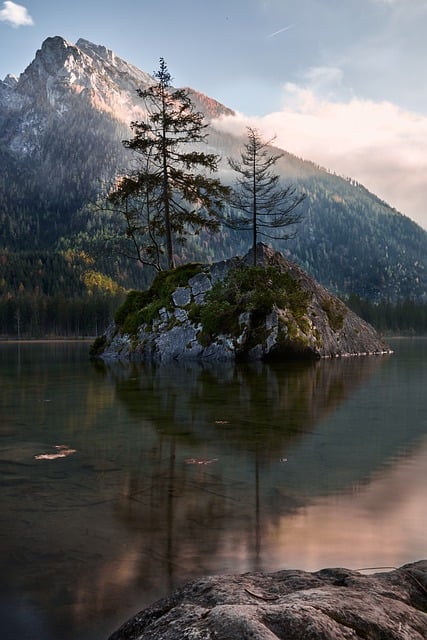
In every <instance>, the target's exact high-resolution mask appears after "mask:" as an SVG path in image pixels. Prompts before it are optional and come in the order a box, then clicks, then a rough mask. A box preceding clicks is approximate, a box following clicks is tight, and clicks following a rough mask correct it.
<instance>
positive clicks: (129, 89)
mask: <svg viewBox="0 0 427 640" xmlns="http://www.w3.org/2000/svg"><path fill="white" fill-rule="evenodd" d="M172 62H173V61H172ZM170 67H171V71H172V74H173V64H172V63H171V65H170ZM153 82H154V80H153V77H152V76H150V75H149V74H148V73H146V72H144V71H141V70H140V69H137V68H136V67H135V66H133V65H131V64H129V63H127V62H126V61H124V60H122V59H121V58H119V57H118V56H116V55H115V54H114V53H113V52H112V51H110V50H108V49H106V48H105V47H103V46H99V45H95V44H92V43H91V42H88V41H87V40H82V39H80V40H78V42H77V43H76V44H72V43H70V42H67V41H66V40H64V39H63V38H61V37H53V38H48V39H47V40H46V41H45V42H44V43H43V44H42V46H41V48H40V50H38V51H37V53H36V55H35V58H34V60H33V62H32V63H31V64H30V65H29V66H28V67H27V69H25V71H24V72H23V73H22V74H21V76H20V77H19V78H18V79H17V78H14V77H13V76H7V77H6V78H5V79H4V80H3V81H0V224H1V229H2V233H1V236H0V257H1V256H2V255H3V258H2V260H3V264H5V262H7V261H8V257H7V256H10V255H12V254H13V255H14V264H17V263H16V260H17V256H19V255H22V256H25V260H27V263H28V260H30V258H29V255H30V254H33V255H36V254H37V256H38V258H37V259H38V260H39V262H40V261H41V263H42V267H41V268H39V271H40V269H41V271H43V264H44V262H43V261H44V257H43V256H46V255H48V254H52V253H58V252H59V251H61V252H62V254H64V252H65V253H66V252H67V251H68V252H69V253H70V252H73V251H75V250H76V249H79V250H82V251H83V250H84V252H85V256H86V259H87V260H89V262H90V264H91V268H92V269H96V270H98V271H99V273H101V274H103V275H105V276H108V277H111V278H112V279H113V280H114V281H115V282H116V283H119V284H123V285H124V286H126V287H130V286H132V287H138V286H143V285H145V284H146V279H147V277H148V276H146V275H145V272H144V273H143V272H142V270H141V269H140V268H139V267H137V265H135V264H130V263H129V262H126V261H125V260H124V259H123V258H121V257H120V256H116V255H112V254H111V255H108V254H105V252H104V253H103V252H102V251H101V250H100V248H102V244H103V243H102V233H103V230H104V229H105V225H106V224H108V225H111V224H113V222H112V221H111V220H108V221H106V220H104V219H103V218H102V215H101V214H100V213H99V212H95V211H94V209H93V208H92V207H91V206H90V205H91V204H93V203H95V202H96V200H97V198H99V197H100V196H102V193H103V191H104V192H105V185H106V184H108V183H111V181H112V180H113V179H114V177H115V176H116V175H117V174H118V173H119V172H120V171H123V170H125V169H126V167H129V166H130V163H131V162H132V156H131V154H130V152H129V151H128V150H127V149H125V148H124V147H123V145H122V140H123V139H129V138H130V137H132V133H131V131H130V128H129V124H130V122H131V121H133V120H138V119H139V118H140V117H141V116H142V115H143V104H142V101H141V100H140V98H139V97H138V95H137V92H136V90H137V89H140V88H144V87H146V86H148V85H149V84H151V83H153ZM188 91H189V93H190V96H191V99H192V101H193V103H194V104H195V106H196V108H197V109H199V110H200V111H202V112H203V113H204V114H205V116H206V122H208V123H209V125H210V126H209V132H210V133H209V138H208V143H207V144H208V148H207V150H208V151H209V152H210V151H213V152H215V153H218V154H220V155H221V156H222V158H223V160H222V162H221V164H220V168H221V172H222V176H223V178H224V180H227V181H230V180H232V178H233V176H232V174H231V173H230V171H229V169H228V165H227V162H226V159H227V157H229V156H233V157H235V158H237V159H238V158H239V155H240V151H241V148H242V144H243V143H244V139H242V137H240V136H239V135H237V134H236V135H233V134H230V133H229V131H225V129H224V128H223V127H222V123H221V118H222V116H232V115H233V111H232V110H231V109H229V108H227V107H225V106H224V105H221V104H220V103H218V102H217V101H215V100H214V99H212V98H210V97H207V96H205V95H203V94H201V93H199V92H197V91H196V90H194V89H189V90H188ZM254 91H256V88H254ZM276 168H277V170H278V171H279V172H280V174H281V175H282V176H283V180H284V182H285V183H292V184H294V185H295V186H297V188H298V189H299V190H301V191H303V192H304V193H306V194H307V198H306V200H305V201H304V203H303V204H302V205H301V211H302V213H303V215H304V218H303V222H302V224H300V225H298V228H297V229H296V230H297V235H296V237H295V238H294V239H292V240H289V241H286V242H280V243H274V245H275V247H276V248H277V249H279V250H280V251H281V252H282V253H283V254H284V255H285V256H286V257H287V258H289V259H291V260H293V261H295V262H297V263H298V264H299V265H301V266H302V267H303V268H304V269H305V270H306V271H308V272H309V273H310V275H312V276H313V277H314V278H316V279H317V280H318V281H319V282H321V283H322V284H323V285H325V286H326V287H328V288H329V289H330V290H331V291H332V292H334V293H338V294H341V295H348V294H350V293H356V294H358V295H360V296H362V297H366V298H369V299H371V300H381V299H382V300H390V301H396V300H399V299H403V298H408V297H409V298H412V299H414V300H419V301H421V300H427V232H426V231H424V230H423V229H422V228H421V227H419V226H418V225H417V224H416V223H415V222H413V221H411V220H410V219H409V218H407V217H406V216H404V215H402V214H400V213H399V212H397V211H396V210H394V209H393V208H392V207H390V206H389V205H388V204H386V203H384V202H383V201H381V200H380V199H379V198H377V197H376V196H375V195H374V194H372V193H370V192H369V191H368V190H366V189H365V188H364V187H363V186H362V185H360V184H357V183H355V182H354V181H352V180H346V179H343V178H341V177H339V176H336V175H333V174H331V173H330V172H328V171H327V170H325V169H323V168H321V167H318V166H316V165H314V164H313V163H311V162H309V161H304V160H302V159H299V158H297V157H295V156H293V155H291V154H289V153H287V152H286V151H285V152H284V155H283V157H282V158H281V160H280V161H279V162H278V163H277V165H276ZM250 242H251V239H250V234H245V233H242V232H240V233H236V232H231V231H229V230H227V229H224V230H222V231H221V232H220V233H219V234H216V235H213V236H211V237H210V236H206V235H203V236H202V238H198V239H197V241H196V240H194V241H193V240H192V239H191V238H190V240H189V242H188V244H187V246H186V247H185V249H183V254H182V255H181V259H182V260H199V261H211V260H219V259H222V258H229V257H231V256H232V255H234V254H236V253H239V254H243V253H245V252H246V251H247V249H248V248H249V246H250ZM30 262H31V261H30ZM68 265H69V267H70V268H74V269H75V268H77V267H76V264H75V262H73V264H72V265H71V266H70V260H69V261H68ZM86 267H87V264H86ZM86 267H85V266H84V265H79V267H78V268H79V269H81V270H82V273H83V272H84V269H85V268H86ZM23 273H24V272H23ZM26 273H28V274H29V275H28V277H27V281H26V282H25V283H24V286H26V287H31V286H32V285H31V273H32V271H31V269H29V270H27V272H26ZM35 273H36V270H34V274H35ZM45 275H46V274H45ZM0 276H1V274H0ZM22 277H23V278H24V275H23V276H22ZM34 277H35V278H36V275H34ZM46 277H47V276H46ZM0 279H1V278H0ZM3 279H4V278H3ZM36 279H37V278H36ZM81 281H82V279H81V278H80V280H79V282H81ZM7 286H8V283H6V284H5V285H4V287H3V290H0V295H2V294H3V293H4V291H5V290H6V288H7ZM9 286H11V285H10V283H9ZM14 286H15V285H14ZM34 286H35V285H34ZM37 286H38V287H39V289H40V290H41V291H44V288H45V286H47V285H45V281H44V280H43V278H42V277H41V276H40V278H39V280H38V285H37Z"/></svg>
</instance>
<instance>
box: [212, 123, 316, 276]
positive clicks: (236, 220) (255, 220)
mask: <svg viewBox="0 0 427 640" xmlns="http://www.w3.org/2000/svg"><path fill="white" fill-rule="evenodd" d="M273 140H274V139H272V140H268V141H264V140H263V139H262V138H261V136H260V134H259V133H258V131H257V130H256V129H253V128H252V127H248V128H247V142H246V143H245V145H244V150H243V151H242V153H241V160H240V162H237V161H236V160H233V159H232V158H230V159H229V160H228V163H229V165H230V167H231V168H232V169H233V170H234V171H236V172H237V173H238V174H239V175H238V177H237V179H236V182H235V186H234V188H233V189H232V191H231V196H230V199H229V203H230V205H231V213H229V214H228V215H227V216H226V217H225V218H224V221H225V224H226V225H228V226H230V227H231V228H233V229H237V230H252V239H253V255H254V264H256V244H257V240H258V236H260V235H261V236H266V237H268V238H272V239H276V240H285V239H287V238H290V237H292V236H293V235H294V233H289V232H288V231H284V228H285V227H289V226H290V225H294V224H296V223H298V222H300V221H301V219H302V216H301V215H300V214H298V213H297V212H295V209H296V207H297V206H298V205H299V204H300V203H301V202H302V201H303V200H304V199H305V195H304V194H298V193H297V191H296V189H295V187H293V186H286V187H284V186H282V185H281V184H280V176H279V175H278V174H275V173H274V171H273V168H274V165H275V164H276V162H277V161H278V160H279V158H281V157H282V155H283V154H274V153H272V150H271V147H270V145H271V143H272V142H273Z"/></svg>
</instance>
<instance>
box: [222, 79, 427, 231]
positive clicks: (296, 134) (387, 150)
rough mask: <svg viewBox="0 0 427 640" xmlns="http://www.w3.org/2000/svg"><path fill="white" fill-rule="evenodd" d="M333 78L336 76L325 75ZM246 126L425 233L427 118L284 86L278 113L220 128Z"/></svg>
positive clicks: (226, 120)
mask: <svg viewBox="0 0 427 640" xmlns="http://www.w3.org/2000/svg"><path fill="white" fill-rule="evenodd" d="M321 75H322V74H320V73H313V76H315V77H316V78H317V79H318V78H319V77H320V76H321ZM331 76H336V77H339V74H338V72H337V71H332V72H327V73H326V74H323V77H329V78H330V77H331ZM316 84H317V88H318V83H316V82H315V83H314V86H316ZM248 125H250V126H254V127H256V128H257V129H259V130H260V131H261V132H262V133H263V135H265V136H266V137H267V138H270V137H272V136H274V135H276V144H277V146H278V147H281V148H282V149H285V150H286V151H289V152H290V153H293V154H295V155H297V156H299V157H301V158H304V159H307V160H311V161H313V162H315V163H317V164H319V165H321V166H323V167H325V168H327V169H329V170H331V171H335V172H336V173H337V174H339V175H342V176H345V177H351V178H353V179H355V180H357V181H358V182H360V183H362V184H363V185H364V186H366V187H367V188H368V189H369V190H370V191H372V192H373V193H375V194H376V195H378V196H379V197H380V198H382V199H384V200H385V201H386V202H388V203H389V204H390V205H391V206H393V207H395V208H396V209H397V210H399V211H400V212H402V213H403V214H405V215H407V216H409V217H411V218H412V219H414V220H415V221H416V222H417V223H418V224H420V225H421V226H423V227H424V228H425V229H427V206H426V202H427V115H423V114H418V113H414V112H411V111H406V110H404V109H402V108H399V107H398V106H396V105H394V104H392V103H391V102H388V101H383V102H375V101H372V100H364V99H360V98H356V97H353V98H349V99H348V100H346V101H343V100H341V101H334V100H332V99H331V98H330V97H328V95H326V97H321V96H319V94H318V93H317V92H316V90H315V89H313V88H312V87H302V86H298V85H295V84H290V83H288V84H286V85H285V87H284V106H283V108H282V110H281V111H278V112H274V113H270V114H267V115H265V116H260V117H256V118H248V117H245V116H243V115H238V116H236V118H234V119H233V118H232V117H228V118H224V119H222V121H221V123H220V126H221V127H222V128H226V129H227V130H229V131H230V133H232V132H233V131H236V129H238V128H239V127H240V130H241V131H242V133H244V130H245V127H246V126H248Z"/></svg>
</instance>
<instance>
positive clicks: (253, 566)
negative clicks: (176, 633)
mask: <svg viewBox="0 0 427 640" xmlns="http://www.w3.org/2000/svg"><path fill="white" fill-rule="evenodd" d="M426 346H427V341H423V340H420V341H418V342H417V344H416V345H415V344H414V343H412V342H411V341H402V342H397V343H396V345H394V344H393V347H394V348H395V349H396V354H395V355H393V356H382V357H367V358H351V359H340V360H338V359H337V360H331V361H319V362H314V363H296V362H295V363H289V364H286V365H284V364H278V363H275V364H270V365H267V364H262V363H253V364H246V365H243V364H239V365H235V364H230V363H227V364H226V363H220V364H218V363H217V364H211V365H201V364H198V363H193V364H189V363H187V364H182V365H179V364H177V363H172V364H171V365H168V366H161V367H149V366H142V365H139V366H138V365H134V364H119V363H116V364H114V365H106V364H104V363H89V362H88V361H87V346H84V347H78V346H77V345H69V346H68V347H67V346H66V345H63V346H62V347H58V346H57V347H53V346H52V347H49V346H48V345H46V346H45V347H44V348H43V347H42V346H40V345H39V348H37V347H35V346H34V345H28V349H25V345H21V347H20V352H19V357H18V354H17V351H16V348H13V347H12V345H9V346H1V347H0V349H1V354H2V356H3V358H2V365H1V367H0V384H2V389H3V397H2V406H1V418H2V421H1V423H0V424H1V425H2V426H1V427H0V434H1V436H2V440H1V443H2V448H1V452H0V465H1V469H2V472H3V478H4V480H5V483H4V489H3V492H2V500H3V505H2V506H3V508H2V514H3V520H2V524H1V528H0V536H1V537H0V541H1V544H2V550H3V551H4V553H3V557H2V558H3V559H2V563H1V566H0V569H1V571H2V575H3V576H6V579H5V581H4V583H5V584H4V589H5V594H7V600H8V602H10V599H11V598H15V599H16V602H18V603H19V607H20V609H19V607H18V609H19V610H20V611H21V613H22V611H23V610H25V611H26V612H27V614H28V616H29V618H28V619H30V617H31V616H32V617H34V615H35V614H34V611H35V612H36V613H37V615H39V616H40V618H41V622H40V627H41V628H42V627H43V629H44V631H43V634H40V635H39V636H38V635H37V634H36V635H29V636H28V637H31V638H37V639H38V638H40V639H41V638H43V640H46V639H47V638H50V637H52V638H55V637H61V638H63V639H65V638H68V637H70V638H71V637H75V636H76V635H78V636H79V638H87V640H92V638H93V639H94V638H102V637H106V636H107V635H108V633H109V632H111V631H112V630H113V628H114V627H115V626H117V624H119V623H120V622H121V621H122V620H123V619H125V618H126V617H127V616H129V615H131V614H132V613H134V612H135V611H137V610H138V609H140V608H142V607H143V606H145V605H147V604H148V603H150V602H152V601H153V600H154V599H156V598H158V597H160V596H163V595H165V594H166V593H167V592H168V591H169V590H170V589H172V588H173V587H174V586H176V585H177V584H180V583H182V582H183V581H185V580H188V579H191V578H194V577H198V576H200V575H203V574H206V573H221V572H240V571H248V570H275V569H280V568H286V567H298V568H302V569H308V570H314V569H318V568H321V567H324V566H331V565H335V566H337V565H341V566H349V567H353V568H358V567H365V566H373V565H375V566H378V565H383V564H387V565H390V564H392V565H395V564H402V563H403V562H406V561H408V562H409V561H412V560H417V559H419V558H420V557H423V556H424V557H425V556H426V555H427V553H426V551H427V550H426V548H425V542H424V537H425V536H424V532H425V530H426V526H427V521H426V518H427V513H426V509H427V508H426V503H427V501H426V499H425V497H426V494H425V492H426V488H425V481H424V479H425V473H426V470H427V469H426V467H427V441H426V436H427V424H426V418H425V416H426V415H427V401H426V397H425V395H426V394H425V388H426V382H427V371H426V354H427V349H426ZM79 349H80V350H79ZM55 446H62V447H65V446H66V447H68V448H69V450H72V451H75V453H73V455H70V456H67V457H63V458H58V459H36V456H37V455H40V454H41V453H42V452H49V451H50V450H51V449H52V447H55ZM5 602H6V595H5V596H4V598H3V605H4V603H5ZM7 606H8V607H9V609H10V606H9V605H7ZM30 610H31V612H32V613H31V616H30V613H29V612H30ZM16 617H17V618H18V617H19V616H18V615H17V616H16ZM20 619H21V621H22V616H21V618H20ZM11 625H12V626H11V628H12V627H13V623H11ZM16 625H17V623H16V624H15V630H16V629H17V626H16ZM36 626H37V625H36ZM46 626H48V627H49V628H50V629H52V632H51V635H49V633H48V632H47V631H46ZM34 628H35V627H34V624H33V626H32V629H33V630H34ZM5 637H6V636H5ZM10 637H13V636H12V635H11V636H10ZM21 637H25V634H23V635H21Z"/></svg>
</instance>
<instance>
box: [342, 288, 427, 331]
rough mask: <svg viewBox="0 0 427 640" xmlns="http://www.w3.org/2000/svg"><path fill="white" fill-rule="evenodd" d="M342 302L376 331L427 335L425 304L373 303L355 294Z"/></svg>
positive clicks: (406, 301) (426, 306)
mask: <svg viewBox="0 0 427 640" xmlns="http://www.w3.org/2000/svg"><path fill="white" fill-rule="evenodd" d="M344 301H345V303H346V304H347V305H348V306H349V307H350V309H352V311H354V312H355V313H357V315H358V316H360V317H361V318H363V319H364V320H366V322H369V323H370V324H371V325H372V326H373V327H375V329H377V331H380V332H382V333H387V334H389V335H401V336H405V335H406V336H410V335H427V303H422V302H415V301H413V300H410V299H406V300H402V301H400V302H397V303H391V302H384V301H383V302H378V303H374V302H372V301H370V300H366V299H363V298H360V297H359V296H357V295H355V294H352V295H350V296H349V297H348V298H346V299H345V300H344Z"/></svg>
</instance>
